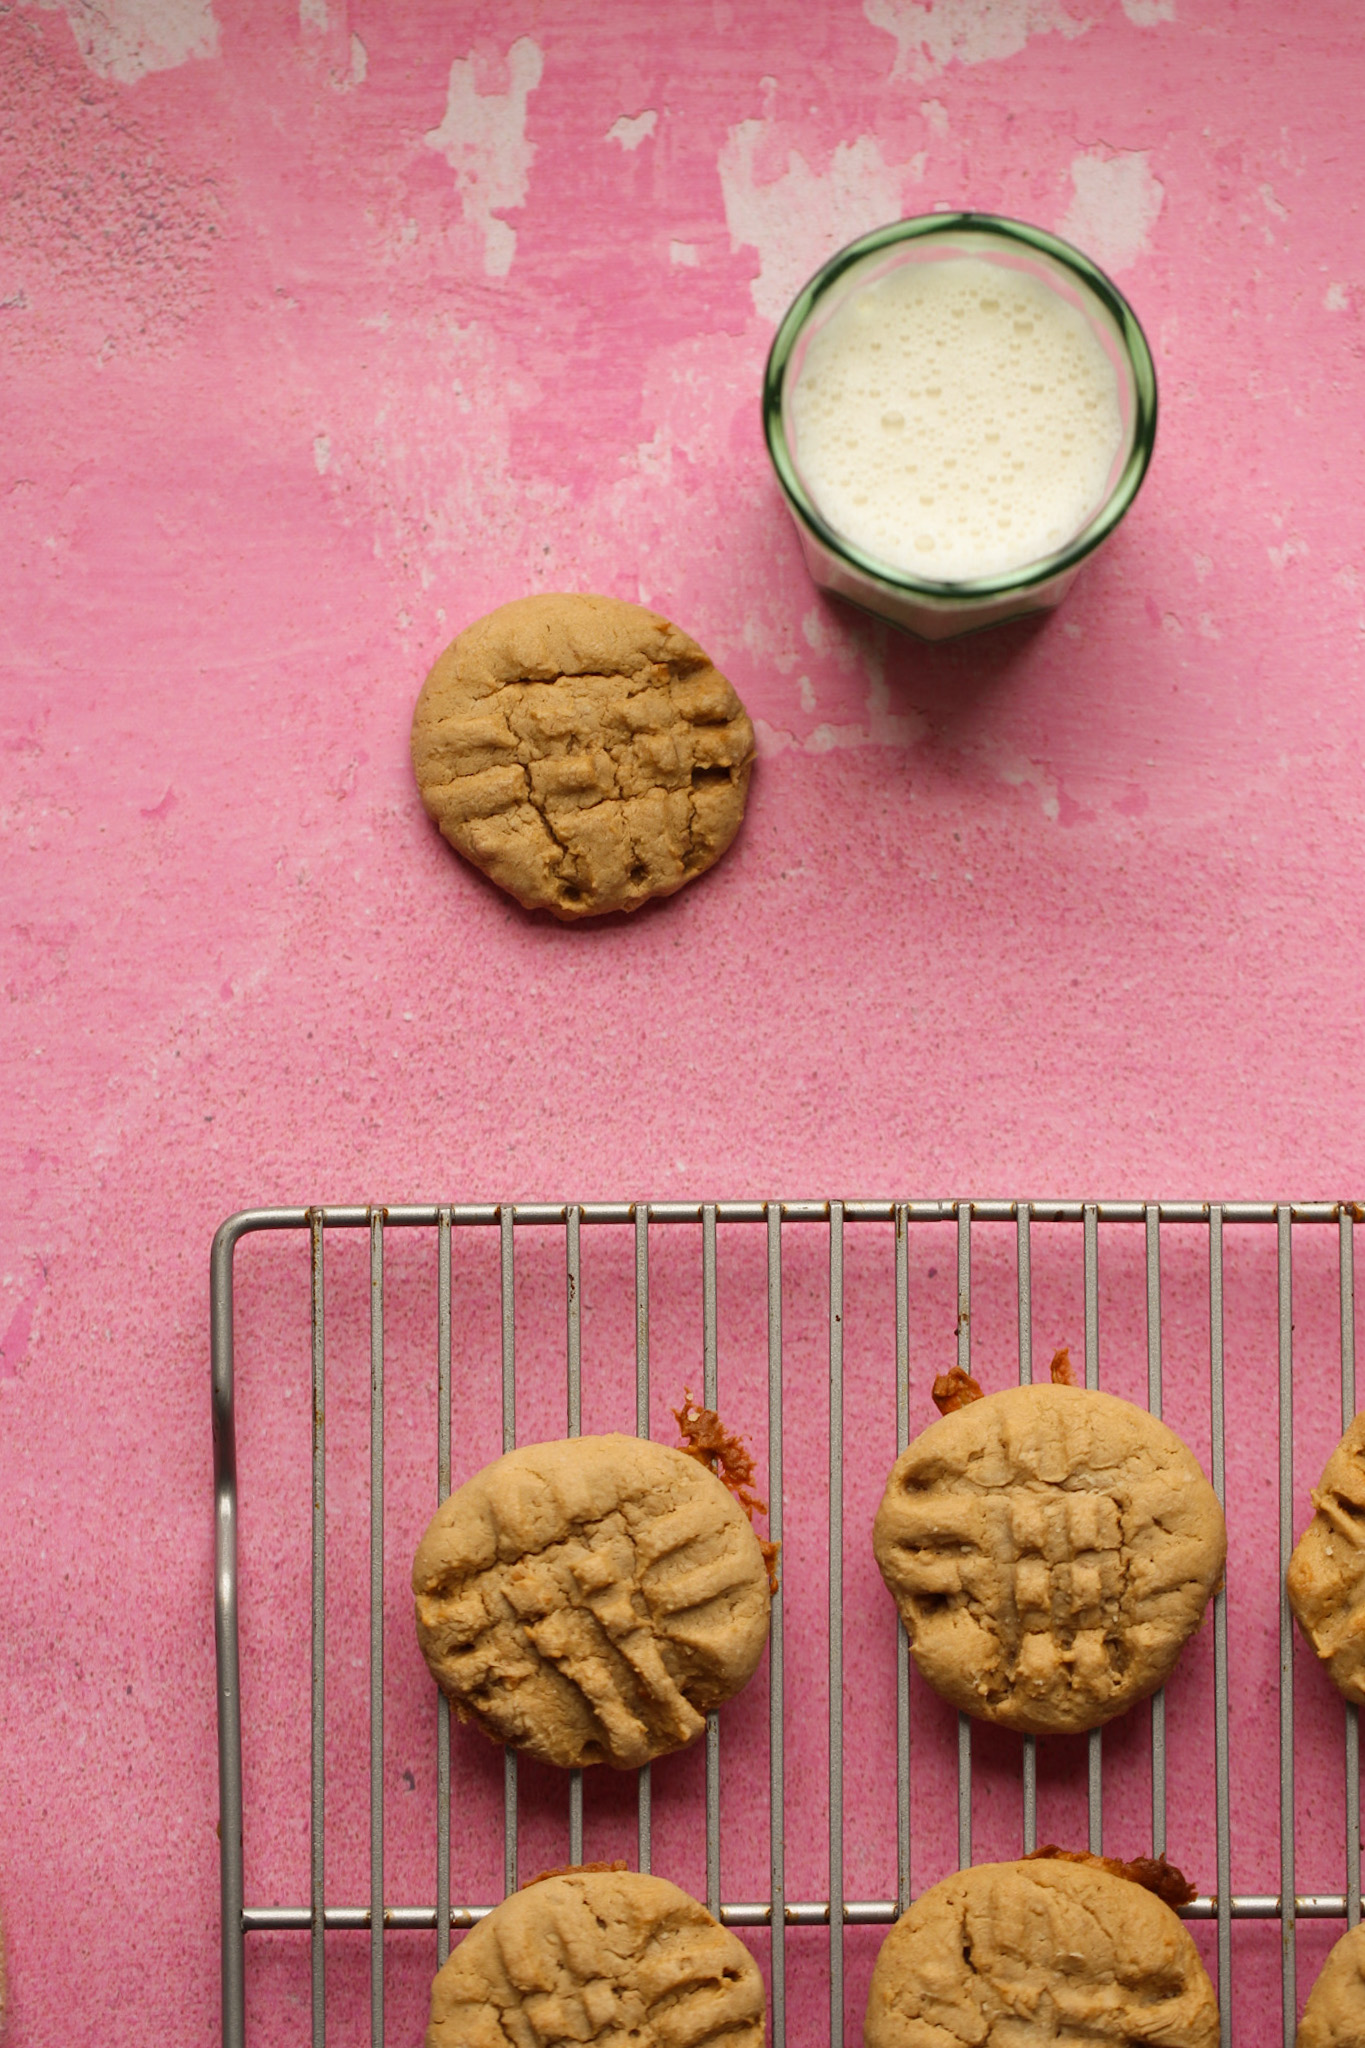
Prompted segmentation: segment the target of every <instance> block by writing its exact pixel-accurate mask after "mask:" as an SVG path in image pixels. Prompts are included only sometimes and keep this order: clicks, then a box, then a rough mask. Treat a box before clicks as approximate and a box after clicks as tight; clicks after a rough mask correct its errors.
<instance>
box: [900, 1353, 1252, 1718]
mask: <svg viewBox="0 0 1365 2048" xmlns="http://www.w3.org/2000/svg"><path fill="white" fill-rule="evenodd" d="M872 1541H873V1548H874V1549H875V1551H876V1556H877V1563H878V1565H879V1566H880V1567H881V1573H882V1577H883V1578H884V1579H885V1580H886V1583H887V1585H888V1587H889V1588H890V1590H891V1592H892V1594H893V1595H894V1596H895V1600H896V1605H897V1606H898V1608H899V1609H900V1614H901V1619H902V1621H903V1622H904V1623H905V1629H906V1633H907V1635H908V1636H909V1638H910V1647H911V1650H912V1651H913V1653H914V1657H915V1662H916V1663H917V1664H918V1666H919V1668H920V1670H921V1672H922V1673H923V1674H924V1677H925V1678H926V1679H927V1680H928V1682H929V1684H930V1685H932V1686H933V1687H934V1689H935V1691H936V1692H939V1693H941V1694H942V1695H943V1696H944V1698H945V1699H948V1700H951V1701H952V1703H953V1705H954V1706H956V1707H958V1708H960V1709H961V1710H962V1711H963V1712H964V1713H968V1714H975V1715H977V1716H978V1717H979V1718H981V1719H982V1720H986V1721H996V1722H999V1723H1000V1724H1001V1725H1002V1726H1004V1727H1007V1728H1020V1729H1023V1730H1024V1731H1025V1732H1026V1733H1029V1734H1034V1735H1046V1734H1051V1733H1054V1732H1057V1733H1064V1732H1070V1731H1074V1730H1077V1729H1083V1728H1094V1727H1098V1726H1099V1724H1100V1723H1101V1722H1103V1721H1109V1720H1112V1719H1113V1717H1114V1716H1115V1715H1116V1714H1121V1713H1122V1712H1123V1711H1124V1709H1125V1708H1126V1707H1130V1706H1131V1705H1132V1704H1133V1702H1134V1701H1135V1700H1140V1699H1144V1698H1145V1697H1146V1696H1147V1694H1148V1693H1152V1692H1155V1691H1156V1689H1157V1687H1158V1686H1160V1685H1163V1684H1164V1683H1165V1681H1166V1679H1167V1678H1168V1677H1169V1675H1170V1673H1171V1670H1172V1668H1173V1666H1174V1664H1175V1661H1176V1658H1177V1657H1178V1656H1179V1654H1180V1649H1181V1645H1182V1644H1183V1643H1184V1641H1185V1639H1186V1637H1187V1636H1189V1635H1190V1634H1191V1633H1192V1632H1193V1630H1194V1629H1196V1628H1197V1627H1198V1626H1199V1623H1200V1620H1201V1618H1202V1616H1203V1613H1204V1608H1205V1605H1206V1603H1207V1601H1208V1599H1209V1596H1210V1594H1211V1593H1213V1592H1214V1591H1215V1590H1216V1589H1217V1587H1218V1585H1219V1583H1220V1581H1221V1579H1222V1576H1223V1564H1224V1560H1225V1558H1226V1555H1227V1530H1226V1527H1225V1525H1224V1521H1223V1511H1222V1509H1221V1508H1220V1507H1219V1505H1218V1498H1217V1496H1216V1494H1215V1493H1214V1491H1213V1488H1212V1487H1211V1486H1210V1485H1209V1483H1208V1481H1207V1480H1206V1479H1205V1477H1204V1475H1203V1473H1202V1472H1201V1471H1200V1469H1199V1465H1198V1463H1197V1461H1196V1459H1195V1457H1194V1455H1193V1453H1192V1452H1191V1451H1190V1450H1189V1449H1188V1448H1187V1446H1186V1445H1185V1444H1183V1443H1182V1442H1181V1441H1180V1438H1179V1437H1178V1436H1176V1434H1175V1432H1174V1431H1173V1430H1170V1429H1167V1428H1166V1426H1165V1424H1164V1423H1161V1422H1158V1421H1157V1420H1156V1419H1155V1417H1153V1416H1150V1415H1148V1414H1147V1413H1146V1411H1145V1410H1144V1409H1141V1408H1135V1407H1133V1405H1132V1404H1131V1403H1130V1402H1128V1401H1120V1400H1118V1399H1117V1398H1116V1397H1115V1396H1114V1395H1112V1394H1101V1393H1093V1392H1088V1391H1087V1390H1086V1389H1085V1388H1082V1387H1068V1386H1031V1387H1011V1388H1009V1389H1008V1390H1007V1391H1005V1392H1003V1393H999V1394H988V1395H987V1396H986V1397H985V1399H984V1400H980V1401H973V1402H971V1403H970V1404H969V1405H968V1406H966V1407H964V1408H959V1409H958V1410H957V1411H956V1412H955V1413H953V1414H950V1415H945V1416H944V1417H943V1419H942V1420H941V1421H939V1422H936V1423H934V1424H933V1425H932V1426H931V1427H930V1428H929V1429H926V1430H925V1431H924V1433H923V1435H921V1436H918V1437H916V1439H915V1441H914V1442H913V1443H912V1444H911V1445H910V1446H909V1448H908V1449H907V1450H906V1451H904V1452H903V1453H902V1455H901V1456H900V1457H899V1458H898V1459H897V1460H896V1463H895V1465H894V1466H893V1467H892V1471H891V1477H890V1479H889V1480H888V1482H887V1487H886V1493H885V1495H884V1497H883V1499H882V1504H881V1506H880V1508H879V1509H878V1510H877V1519H876V1523H875V1526H874V1529H873V1537H872Z"/></svg>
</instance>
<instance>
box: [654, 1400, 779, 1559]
mask: <svg viewBox="0 0 1365 2048" xmlns="http://www.w3.org/2000/svg"><path fill="white" fill-rule="evenodd" d="M672 1414H673V1420H674V1421H675V1422H676V1423H677V1425H678V1430H679V1434H680V1435H681V1436H682V1439H683V1441H682V1442H681V1443H680V1444H679V1446H678V1449H679V1450H680V1451H681V1452H682V1453H683V1455H684V1456H685V1457H688V1458H695V1459H696V1461H697V1463H698V1464H699V1465H705V1467H706V1468H707V1470H708V1472H714V1473H715V1475H716V1477H717V1479H719V1481H720V1483H721V1485H722V1486H724V1487H725V1488H726V1489H727V1491H728V1492H730V1493H732V1494H733V1495H734V1497H735V1499H736V1500H737V1501H738V1502H739V1504H740V1506H741V1507H742V1508H743V1510H744V1512H745V1514H746V1515H747V1516H748V1517H749V1524H750V1527H751V1528H752V1527H753V1524H754V1522H755V1520H756V1518H757V1517H758V1516H759V1515H766V1514H767V1512H768V1503H767V1501H766V1500H762V1499H760V1497H759V1496H758V1494H756V1493H755V1492H754V1489H753V1477H754V1461H753V1459H752V1457H751V1456H750V1455H749V1452H748V1450H747V1449H746V1447H745V1444H744V1439H743V1438H742V1437H738V1436H735V1435H733V1434H732V1433H731V1431H729V1430H727V1429H725V1428H724V1427H722V1424H721V1419H720V1417H719V1415H717V1413H716V1411H715V1409H714V1408H699V1407H698V1406H697V1404H696V1402H695V1401H694V1400H693V1399H692V1389H691V1388H690V1387H684V1388H683V1404H682V1407H681V1408H675V1409H673V1411H672ZM754 1535H755V1537H756V1538H757V1540H758V1547H759V1549H760V1550H761V1551H762V1552H763V1562H764V1564H765V1565H766V1566H767V1567H768V1585H769V1588H770V1589H771V1591H772V1592H774V1593H775V1592H776V1591H777V1556H778V1552H779V1551H780V1550H781V1548H782V1546H781V1544H780V1543H770V1542H768V1541H767V1539H766V1538H765V1537H763V1536H759V1534H758V1530H757V1529H754Z"/></svg>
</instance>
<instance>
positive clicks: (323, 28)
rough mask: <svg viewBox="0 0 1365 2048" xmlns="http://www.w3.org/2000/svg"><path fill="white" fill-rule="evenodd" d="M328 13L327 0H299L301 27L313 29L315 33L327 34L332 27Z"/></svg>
mask: <svg viewBox="0 0 1365 2048" xmlns="http://www.w3.org/2000/svg"><path fill="white" fill-rule="evenodd" d="M331 25H332V24H331V20H330V18H329V16H328V13H327V0H299V27H300V28H306V29H311V30H312V32H313V34H314V35H319V36H325V35H326V33H327V31H328V29H329V28H330V27H331Z"/></svg>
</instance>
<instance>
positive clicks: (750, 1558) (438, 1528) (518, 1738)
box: [413, 1436, 770, 1769]
mask: <svg viewBox="0 0 1365 2048" xmlns="http://www.w3.org/2000/svg"><path fill="white" fill-rule="evenodd" d="M413 1592H414V1595H415V1597H416V1612H417V1632H418V1638H419V1641H420V1642H421V1646H422V1650H423V1654H424V1655H425V1657H426V1659H427V1663H428V1664H429V1666H430V1667H431V1671H432V1673H433V1676H434V1677H435V1678H436V1680H437V1682H438V1683H439V1684H440V1685H441V1687H442V1689H443V1690H444V1691H445V1692H446V1693H447V1694H448V1695H449V1697H450V1698H451V1700H452V1701H453V1703H454V1705H455V1708H456V1711H457V1713H459V1714H460V1716H461V1717H462V1718H463V1719H466V1720H473V1721H476V1722H478V1724H479V1725H480V1726H481V1727H482V1728H483V1729H484V1730H485V1732H486V1733H488V1734H489V1735H491V1736H492V1737H493V1739H494V1740H495V1741H499V1742H505V1743H509V1744H511V1745H512V1746H513V1747H515V1748H518V1749H524V1750H527V1751H529V1752H530V1753H531V1754H532V1755H534V1756H538V1757H540V1758H542V1759H543V1760H544V1761H545V1762H547V1763H554V1764H560V1765H563V1766H568V1767H575V1766H579V1765H583V1764H591V1763H598V1762H606V1763H610V1764H614V1765H616V1766H618V1767H619V1768H622V1769H628V1768H634V1767H636V1766H638V1765H640V1764H642V1763H646V1762H648V1761H649V1760H650V1759H651V1758H652V1757H656V1756H661V1755H664V1754H666V1753H667V1752H669V1751H670V1750H675V1749H681V1748H684V1747H686V1745H687V1744H688V1743H690V1742H693V1741H695V1739H696V1738H697V1736H698V1735H699V1734H700V1733H701V1731H702V1728H703V1727H704V1725H705V1715H706V1713H707V1712H708V1710H709V1709H710V1708H712V1707H714V1706H718V1705H719V1704H720V1702H721V1701H722V1700H725V1699H728V1698H729V1697H730V1696H731V1694H733V1693H735V1692H737V1691H738V1690H739V1689H740V1687H741V1686H743V1685H744V1684H745V1683H746V1682H747V1680H748V1679H749V1677H750V1676H751V1674H752V1672H753V1670H754V1667H755V1665H756V1664H757V1662H758V1659H759V1657H760V1656H761V1655H762V1651H763V1646H764V1644H765V1642H766V1641H767V1636H768V1618H769V1604H770V1602H769V1592H768V1577H767V1566H766V1563H765V1560H764V1557H763V1554H762V1550H761V1548H760V1546H759V1543H758V1540H757V1538H756V1537H755V1535H754V1533H753V1530H752V1528H751V1527H750V1525H749V1521H748V1518H747V1516H746V1515H745V1514H744V1512H743V1510H742V1509H741V1508H740V1507H739V1505H738V1504H737V1503H736V1502H735V1500H734V1499H733V1498H732V1496H731V1495H730V1494H729V1492H728V1491H727V1490H726V1488H725V1487H724V1486H723V1485H722V1484H721V1482H720V1481H719V1480H718V1479H717V1478H716V1477H715V1476H714V1474H712V1473H711V1472H709V1471H707V1470H706V1469H705V1468H704V1467H703V1466H700V1465H698V1464H696V1463H695V1462H694V1461H693V1460H692V1459H690V1458H688V1457H686V1456H685V1455H684V1454H683V1453H682V1452H681V1451H675V1450H671V1449H669V1448H668V1447H667V1446H665V1445H662V1444H654V1443H648V1442H642V1441H640V1440H639V1439H637V1438H635V1437H627V1436H607V1437H581V1438H578V1439H577V1440H575V1441H572V1442H564V1443H550V1444H533V1445H527V1446H525V1447H524V1448H523V1449H521V1450H518V1451H513V1452H510V1453H509V1454H508V1455H507V1456H506V1457H504V1458H500V1459H499V1460H498V1461H497V1462H496V1463H495V1464H493V1465H490V1466H486V1467H485V1468H484V1470H483V1471H481V1472H478V1473H475V1475H474V1476H473V1477H472V1478H471V1479H469V1480H467V1481H466V1482H465V1484H464V1485H463V1486H462V1487H460V1488H459V1489H458V1490H457V1492H455V1493H453V1494H452V1495H451V1496H450V1499H449V1500H448V1501H446V1502H445V1504H444V1505H443V1506H442V1507H441V1508H440V1509H439V1510H438V1512H437V1515H436V1517H435V1519H434V1520H433V1522H432V1524H431V1526H430V1527H429V1528H428V1530H427V1532H426V1535H425V1536H424V1537H423V1539H422V1542H421V1545H420V1547H419V1549H418V1552H417V1558H416V1561H415V1564H414V1567H413Z"/></svg>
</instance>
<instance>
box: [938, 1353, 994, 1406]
mask: <svg viewBox="0 0 1365 2048" xmlns="http://www.w3.org/2000/svg"><path fill="white" fill-rule="evenodd" d="M985 1398H986V1397H985V1395H984V1394H983V1393H982V1391H981V1382H980V1380H974V1379H973V1378H972V1376H971V1374H970V1373H969V1372H964V1371H963V1369H962V1367H961V1366H960V1365H955V1366H954V1367H953V1369H952V1371H951V1372H941V1373H940V1374H939V1376H938V1378H937V1379H936V1380H935V1381H934V1406H935V1408H937V1410H938V1412H939V1414H940V1415H955V1414H956V1413H957V1411H958V1409H959V1408H966V1407H967V1406H968V1405H969V1403H971V1402H972V1401H984V1400H985Z"/></svg>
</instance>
